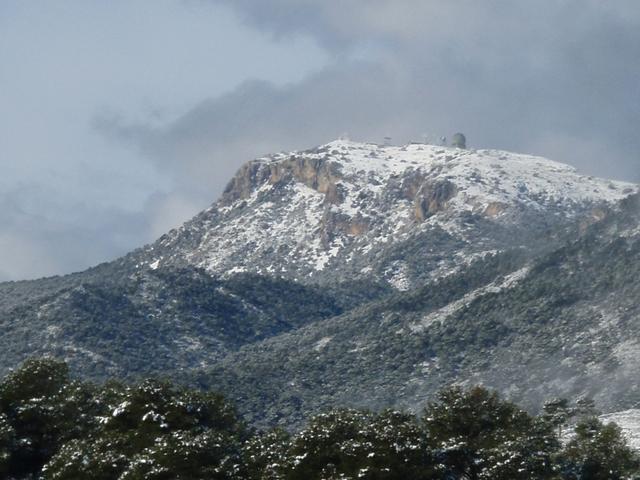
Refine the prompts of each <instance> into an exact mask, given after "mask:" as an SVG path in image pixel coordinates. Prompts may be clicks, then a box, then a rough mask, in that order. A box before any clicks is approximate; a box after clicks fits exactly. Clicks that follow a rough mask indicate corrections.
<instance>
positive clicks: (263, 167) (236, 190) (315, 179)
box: [222, 156, 342, 204]
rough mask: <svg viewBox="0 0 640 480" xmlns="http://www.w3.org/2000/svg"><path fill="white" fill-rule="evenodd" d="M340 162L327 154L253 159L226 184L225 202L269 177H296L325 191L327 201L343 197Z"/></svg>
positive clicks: (280, 180)
mask: <svg viewBox="0 0 640 480" xmlns="http://www.w3.org/2000/svg"><path fill="white" fill-rule="evenodd" d="M341 178H342V177H341V175H340V168H339V164H337V163H335V162H330V161H329V160H328V159H327V158H308V157H296V156H294V157H291V158H289V159H287V160H286V161H282V162H277V163H268V164H265V163H264V162H260V161H253V162H249V163H247V164H245V165H244V166H243V167H241V168H240V170H239V171H238V173H237V174H236V176H235V177H234V178H233V179H232V180H231V182H230V183H229V184H228V185H227V187H226V189H225V191H224V195H223V200H222V201H223V203H225V204H232V203H233V202H234V201H235V200H238V199H246V198H249V197H250V196H251V194H252V193H253V192H254V191H255V190H256V188H257V187H259V186H261V185H262V184H264V183H265V181H268V182H269V183H270V184H271V185H282V184H287V183H289V182H291V181H295V182H298V183H301V184H303V185H306V186H307V187H309V188H312V189H313V190H315V191H316V192H318V193H322V194H324V195H325V201H326V203H333V204H336V203H340V202H341V201H342V198H341V193H340V189H339V188H338V185H337V183H338V182H339V181H340V180H341Z"/></svg>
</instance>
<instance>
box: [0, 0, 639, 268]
mask: <svg viewBox="0 0 640 480" xmlns="http://www.w3.org/2000/svg"><path fill="white" fill-rule="evenodd" d="M542 3H544V7H543V6H542ZM638 58H640V4H638V2H637V0H611V1H604V0H599V1H596V0H545V2H533V1H530V0H484V1H482V2H478V1H477V0H111V1H109V2H103V1H98V0H40V1H35V0H1V1H0V280H19V279H30V278H36V277H40V276H49V275H55V274H64V273H69V272H72V271H77V270H82V269H84V268H87V267H89V266H92V265H95V264H97V263H100V262H103V261H108V260H111V259H113V258H116V257H118V256H120V255H122V254H124V253H126V252H128V251H130V250H132V249H134V248H136V247H139V246H142V245H144V244H145V243H149V242H151V241H153V240H155V239H156V238H157V237H159V236H160V235H162V234H163V233H165V232H166V231H168V230H169V229H170V228H173V227H176V226H178V225H180V224H181V223H182V222H184V221H186V220H188V219H189V218H190V217H191V216H192V215H194V214H195V213H197V212H198V211H200V210H201V209H203V208H206V207H207V206H208V205H209V204H211V203H212V202H213V201H215V200H216V198H217V197H218V196H219V195H220V193H221V191H222V189H223V188H224V186H225V184H226V183H227V182H228V181H229V179H230V178H231V176H232V175H233V174H234V172H235V171H236V170H237V168H238V167H239V166H240V165H241V164H242V163H244V162H245V161H248V160H250V159H252V158H254V157H257V156H260V155H263V154H265V153H269V152H275V151H282V150H292V149H300V148H309V147H313V146H315V145H319V144H322V143H326V142H329V141H331V140H334V139H336V138H338V137H339V136H342V135H345V134H346V135H348V136H349V137H350V138H352V139H354V140H361V141H372V142H382V141H383V138H384V137H386V136H389V137H391V138H392V139H393V140H392V141H393V143H398V144H401V143H405V142H408V141H415V140H421V139H423V138H429V139H436V138H439V137H440V136H443V135H446V136H451V134H452V133H454V132H456V131H462V132H464V133H465V134H466V136H467V140H468V144H469V145H470V146H471V147H472V148H501V149H506V150H512V151H517V152H524V153H532V154H538V155H543V156H546V157H549V158H552V159H554V160H558V161H563V162H565V163H569V164H571V165H574V166H575V167H576V168H578V169H579V170H581V171H583V172H585V173H589V174H593V175H599V176H604V177H609V178H616V179H623V180H629V181H640V156H639V154H638V151H639V150H640V134H639V131H638V126H639V125H640V62H639V61H638Z"/></svg>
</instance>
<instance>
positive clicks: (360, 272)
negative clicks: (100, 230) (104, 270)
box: [139, 140, 637, 290]
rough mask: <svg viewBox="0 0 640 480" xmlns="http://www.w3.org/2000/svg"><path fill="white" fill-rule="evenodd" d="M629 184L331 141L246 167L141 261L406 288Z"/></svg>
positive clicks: (509, 158) (480, 154)
mask: <svg viewBox="0 0 640 480" xmlns="http://www.w3.org/2000/svg"><path fill="white" fill-rule="evenodd" d="M636 188H637V187H636V186H635V185H632V184H627V183H622V182H614V181H609V180H602V179H598V178H593V177H588V176H584V175H580V174H579V173H578V172H576V170H575V169H574V168H572V167H570V166H568V165H564V164H561V163H557V162H554V161H551V160H547V159H545V158H540V157H533V156H529V155H518V154H513V153H509V152H504V151H498V150H474V151H472V150H465V149H459V148H445V147H438V146H433V145H422V144H410V145H406V146H402V147H398V146H380V145H375V144H367V143H356V142H350V141H344V140H338V141H334V142H331V143H329V144H326V145H323V146H321V147H318V148H315V149H312V150H308V151H303V152H292V153H280V154H276V155H271V156H267V157H263V158H259V159H257V160H254V161H252V162H249V163H247V164H246V165H244V166H243V167H242V168H241V169H240V171H239V172H238V174H237V175H236V176H235V177H234V178H233V180H232V181H231V182H230V183H229V185H228V187H227V189H226V190H225V192H224V194H223V196H222V198H221V199H220V200H219V201H218V202H217V203H215V204H214V205H213V206H212V207H211V208H209V209H207V210H206V211H204V212H203V213H201V214H200V215H198V216H197V217H196V218H195V219H193V220H192V221H190V222H188V223H186V224H185V225H184V226H183V227H181V228H180V229H177V230H175V231H172V232H171V233H169V234H168V235H165V236H164V237H163V238H161V239H160V241H158V242H157V243H156V244H154V245H153V246H150V247H149V248H148V249H147V251H146V252H145V255H144V259H143V260H141V261H140V263H139V266H140V267H143V266H145V265H146V266H149V267H150V268H157V267H158V266H163V265H181V266H183V265H185V264H186V265H192V266H196V267H199V268H203V269H205V270H207V271H208V272H210V273H212V274H216V275H220V274H223V275H229V274H233V273H236V272H253V273H258V274H266V275H276V276H283V277H287V278H291V279H294V280H298V281H305V282H306V281H317V282H322V281H331V282H333V281H335V278H336V276H338V277H340V278H344V279H357V278H363V277H370V276H371V275H374V276H375V277H376V278H382V279H384V280H386V281H388V282H390V283H391V284H392V285H394V286H395V287H396V288H398V289H401V290H402V289H404V290H407V289H409V288H411V287H412V286H415V285H416V284H418V283H419V282H420V281H425V280H428V279H434V278H437V277H439V276H442V275H443V274H448V273H451V272H452V271H455V270H456V269H458V268H460V267H461V266H463V265H465V264H468V262H469V261H471V260H472V259H474V258H477V257H478V256H482V255H485V254H487V253H493V252H495V251H497V250H502V249H504V248H512V247H514V246H517V245H522V246H533V244H534V243H536V242H537V240H538V239H539V236H540V235H544V234H548V233H549V232H550V231H551V230H552V229H553V228H554V227H557V226H558V225H562V224H566V223H567V221H574V220H576V219H577V220H580V221H582V222H583V223H584V224H585V225H586V224H588V223H591V222H592V221H595V220H597V219H599V218H601V217H602V215H604V212H603V210H602V208H603V207H606V206H607V205H612V204H614V203H615V202H617V201H619V200H620V199H622V198H624V197H626V196H628V195H630V194H631V193H633V192H635V191H636ZM416 242H417V243H418V245H417V248H418V250H419V252H414V253H415V254H416V255H413V256H412V255H411V250H415V248H416V245H415V244H416ZM417 257H419V258H417Z"/></svg>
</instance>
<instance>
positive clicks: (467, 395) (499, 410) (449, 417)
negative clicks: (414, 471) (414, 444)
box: [424, 387, 559, 480]
mask: <svg viewBox="0 0 640 480" xmlns="http://www.w3.org/2000/svg"><path fill="white" fill-rule="evenodd" d="M424 424H425V428H426V431H427V434H428V439H429V444H430V445H431V447H432V448H434V449H436V450H437V451H438V452H439V458H440V459H441V461H442V462H443V463H444V464H445V465H447V467H448V468H449V469H450V470H451V471H452V472H453V473H454V474H455V475H456V476H458V477H463V478H468V479H471V480H476V479H484V478H486V479H493V480H499V479H504V480H507V479H509V480H514V479H523V480H525V479H527V480H528V479H530V478H532V475H533V476H535V478H538V479H545V478H553V477H554V470H553V461H552V456H553V454H554V453H555V452H556V451H557V449H558V448H559V446H558V441H557V439H556V438H555V437H554V435H553V430H552V428H551V427H550V426H549V424H547V423H546V422H543V421H541V420H540V419H536V418H533V417H531V416H530V415H528V414H527V413H526V412H524V411H522V410H520V409H519V408H518V407H517V406H516V405H514V404H512V403H510V402H506V401H503V400H501V399H500V398H499V397H498V395H497V394H496V393H495V392H490V391H489V390H486V389H485V388H482V387H474V388H472V389H470V390H468V391H464V390H463V389H462V388H460V387H451V388H449V389H446V390H444V391H442V392H440V394H439V396H438V401H437V402H435V403H431V404H430V405H429V406H428V407H427V408H426V410H425V414H424Z"/></svg>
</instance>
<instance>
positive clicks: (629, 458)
mask: <svg viewBox="0 0 640 480" xmlns="http://www.w3.org/2000/svg"><path fill="white" fill-rule="evenodd" d="M561 458H562V461H563V463H564V469H563V470H564V478H566V479H569V480H620V479H625V478H629V475H631V474H636V475H637V474H639V473H640V463H639V461H638V457H637V455H636V454H635V453H634V452H633V451H632V450H631V449H630V448H629V447H628V446H627V444H626V442H625V439H624V437H623V436H622V431H621V430H620V427H618V426H617V425H615V424H613V423H609V424H607V425H604V424H603V423H602V422H601V421H600V420H598V419H597V418H595V417H592V418H588V419H585V420H582V421H581V422H579V423H578V424H577V425H576V428H575V436H574V437H573V438H572V439H571V440H570V441H569V443H568V444H567V446H566V447H565V449H564V451H563V453H562V457H561Z"/></svg>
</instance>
